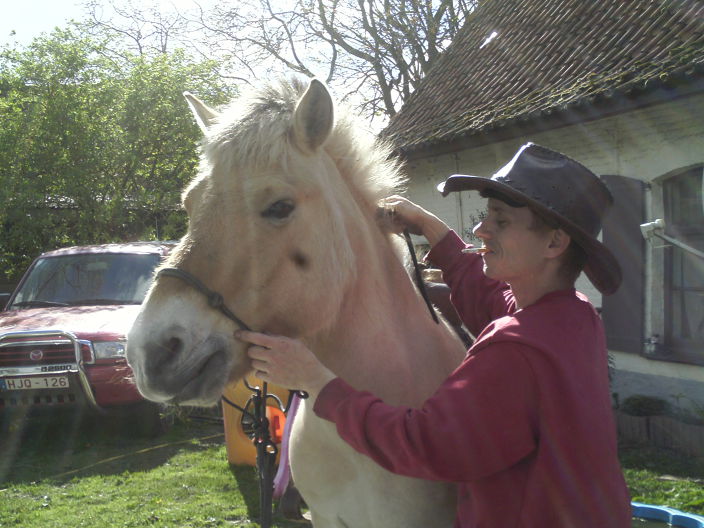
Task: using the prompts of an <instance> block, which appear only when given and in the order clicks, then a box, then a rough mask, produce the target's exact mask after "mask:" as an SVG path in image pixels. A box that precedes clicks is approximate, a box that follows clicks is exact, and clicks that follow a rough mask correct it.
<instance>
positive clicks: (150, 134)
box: [0, 27, 232, 281]
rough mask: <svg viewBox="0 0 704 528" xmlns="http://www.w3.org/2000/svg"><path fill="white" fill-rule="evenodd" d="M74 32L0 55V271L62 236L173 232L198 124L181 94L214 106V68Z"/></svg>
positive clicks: (181, 220) (11, 271)
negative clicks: (119, 54)
mask: <svg viewBox="0 0 704 528" xmlns="http://www.w3.org/2000/svg"><path fill="white" fill-rule="evenodd" d="M105 49H106V48H105V42H104V41H103V40H100V39H97V38H95V37H90V36H87V35H86V34H85V33H83V32H81V30H80V28H78V27H74V28H72V29H67V30H55V32H54V33H52V34H51V35H49V36H44V37H40V38H38V39H36V40H35V41H34V42H33V43H32V44H31V45H30V46H28V47H27V49H24V50H17V49H4V50H2V53H0V182H1V184H0V199H1V200H2V204H3V207H2V209H1V210H0V222H2V225H3V232H4V234H3V237H2V238H1V239H0V270H1V271H3V272H4V274H5V278H6V280H10V281H14V280H17V279H18V278H19V274H20V273H21V272H22V271H23V270H24V269H25V268H26V266H27V264H28V263H29V261H30V260H31V259H32V258H33V257H35V256H36V255H37V254H39V253H40V252H41V251H44V250H47V249H51V248H54V247H58V246H64V245H67V244H86V243H101V242H110V241H124V240H133V239H149V238H157V237H158V238H162V239H164V238H175V237H178V236H180V234H181V232H182V231H183V228H184V226H185V215H184V214H183V213H182V212H181V211H180V208H179V197H180V191H181V189H182V188H183V186H184V185H185V184H186V182H187V181H188V180H189V179H190V178H191V177H192V176H193V175H194V174H195V170H196V169H195V167H196V164H197V152H196V150H197V149H196V146H197V141H198V138H199V137H200V132H199V131H198V128H197V126H196V125H195V124H194V123H193V121H192V118H191V115H190V112H189V111H188V108H187V105H186V103H185V100H184V99H183V96H182V93H183V91H184V90H191V91H195V92H198V93H199V94H201V95H203V96H204V97H205V98H206V100H208V101H209V102H210V103H211V104H214V105H217V104H220V103H222V102H224V101H225V100H227V99H229V98H230V96H231V92H232V90H229V89H227V88H226V87H225V86H224V85H223V83H222V82H221V81H220V77H219V74H218V69H219V64H218V63H216V62H214V61H202V62H194V61H193V60H191V59H189V58H187V57H186V56H185V55H184V54H183V53H182V52H178V51H176V52H173V53H169V54H164V53H156V54H152V55H151V56H149V55H146V54H144V55H141V56H136V55H129V54H125V55H124V56H123V58H122V60H121V61H118V60H116V59H115V58H114V57H107V56H106V54H105Z"/></svg>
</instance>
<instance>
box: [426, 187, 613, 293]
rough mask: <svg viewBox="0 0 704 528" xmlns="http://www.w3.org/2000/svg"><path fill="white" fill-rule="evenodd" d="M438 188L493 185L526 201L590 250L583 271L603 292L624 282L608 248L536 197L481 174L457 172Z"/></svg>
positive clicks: (445, 192)
mask: <svg viewBox="0 0 704 528" xmlns="http://www.w3.org/2000/svg"><path fill="white" fill-rule="evenodd" d="M437 189H438V190H439V191H440V192H441V193H442V195H443V196H447V195H448V194H450V193H451V192H458V191H480V192H481V191H483V190H486V189H491V190H494V191H497V192H498V193H500V194H502V195H504V196H506V198H508V199H510V200H515V201H516V202H519V203H524V204H526V206H528V207H530V208H531V209H534V210H536V211H539V212H540V213H541V214H543V215H545V216H546V217H548V218H552V219H554V220H555V221H556V222H557V223H559V224H560V226H561V227H562V228H563V229H564V231H565V232H566V233H567V234H568V235H570V237H572V239H573V240H574V241H575V242H576V243H577V244H579V246H580V247H581V248H582V249H583V250H584V251H585V253H586V254H587V262H586V264H585V266H584V273H585V274H586V275H587V278H588V279H589V280H590V281H591V283H592V284H593V285H594V287H595V288H596V289H597V290H599V291H600V292H601V293H602V294H604V295H611V294H612V293H615V292H616V290H618V288H619V286H620V285H621V280H622V273H621V266H620V265H619V263H618V261H617V260H616V257H614V255H613V253H611V251H610V250H609V248H607V247H606V246H605V245H604V244H602V243H601V242H600V241H599V240H598V239H596V238H594V237H593V236H592V235H590V234H589V233H587V232H586V231H584V230H583V229H582V228H581V227H579V226H578V225H576V224H574V223H573V222H571V221H570V220H568V219H567V218H565V217H564V216H562V215H560V214H558V213H556V212H555V211H553V210H552V209H550V208H548V207H545V206H544V205H543V204H542V203H540V202H538V201H536V200H533V199H532V198H530V197H528V196H526V195H525V194H523V193H521V192H519V191H516V190H515V189H513V188H512V187H509V186H508V185H506V184H504V183H501V182H498V181H496V180H493V179H490V178H484V177H482V176H466V175H461V174H456V175H453V176H450V177H449V178H448V179H447V180H445V181H444V182H442V183H441V184H440V185H438V187H437Z"/></svg>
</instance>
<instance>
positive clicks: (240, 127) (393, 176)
mask: <svg viewBox="0 0 704 528" xmlns="http://www.w3.org/2000/svg"><path fill="white" fill-rule="evenodd" d="M306 87H307V84H305V83H303V82H301V81H300V80H298V79H292V80H290V81H286V80H279V81H277V82H271V83H267V84H264V85H261V86H258V87H256V88H254V89H252V90H250V91H248V92H246V93H244V94H242V95H241V96H240V97H238V98H237V99H235V100H234V101H233V102H232V103H230V104H229V105H228V106H226V107H225V108H224V109H222V110H221V115H220V118H219V121H218V122H217V123H216V124H215V125H214V126H213V127H212V128H211V130H210V131H209V134H208V137H207V144H206V154H210V155H208V156H207V157H208V158H210V159H211V160H212V159H218V160H219V161H220V162H222V163H229V164H230V167H232V166H233V165H234V163H235V161H236V162H237V164H238V165H240V166H242V165H246V166H250V167H265V166H271V165H272V164H275V163H277V162H281V161H282V160H284V159H285V157H286V156H285V155H286V153H287V151H288V149H291V148H295V147H294V146H293V145H292V144H291V141H290V139H289V138H290V128H291V119H292V116H293V113H294V111H295V109H296V103H297V101H298V100H299V98H300V97H301V96H302V95H303V93H304V92H305V89H306ZM324 148H325V150H326V151H327V153H328V154H329V155H330V157H331V158H332V159H333V160H335V162H336V163H337V166H338V170H339V171H340V173H341V174H342V175H343V177H344V178H345V181H346V183H347V185H348V186H350V187H351V189H352V190H353V192H354V194H355V195H356V196H358V198H361V199H363V200H364V202H366V204H367V205H369V206H374V205H375V204H376V203H377V202H378V201H379V200H380V199H381V198H384V197H386V196H389V195H391V194H394V193H399V192H401V190H402V188H403V186H404V185H405V183H406V180H405V177H404V176H403V174H402V172H401V169H400V164H399V162H398V161H396V160H395V159H394V158H392V156H391V153H392V149H391V146H390V144H388V143H385V142H383V141H381V140H378V139H375V138H374V136H373V135H372V134H371V132H369V131H368V129H367V128H366V127H365V125H364V124H363V123H362V122H360V120H359V119H358V118H357V117H356V116H355V115H353V113H352V112H351V110H350V109H349V108H347V106H346V105H342V104H336V107H335V126H334V129H333V131H332V133H331V135H330V137H329V138H328V140H327V141H326V143H325V145H324Z"/></svg>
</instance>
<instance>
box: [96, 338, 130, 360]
mask: <svg viewBox="0 0 704 528" xmlns="http://www.w3.org/2000/svg"><path fill="white" fill-rule="evenodd" d="M93 350H95V359H112V358H119V357H125V343H124V341H98V342H94V343H93Z"/></svg>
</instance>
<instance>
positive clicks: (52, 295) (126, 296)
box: [8, 253, 160, 309]
mask: <svg viewBox="0 0 704 528" xmlns="http://www.w3.org/2000/svg"><path fill="white" fill-rule="evenodd" d="M159 260H160V256H159V255H156V254H135V253H85V254H79V255H65V256H59V257H47V258H41V259H39V260H37V261H36V262H35V264H34V266H33V267H32V269H31V271H30V273H29V276H28V277H27V279H26V280H25V281H24V283H23V284H22V286H21V288H20V290H19V291H18V292H17V295H16V296H15V299H14V300H13V302H12V305H11V306H9V307H8V308H10V309H12V308H22V307H28V306H64V305H66V306H67V305H89V304H140V303H141V302H142V301H143V300H144V296H145V295H146V293H147V290H148V289H149V285H150V284H151V282H152V275H153V272H154V269H155V268H156V267H157V266H158V265H159Z"/></svg>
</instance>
